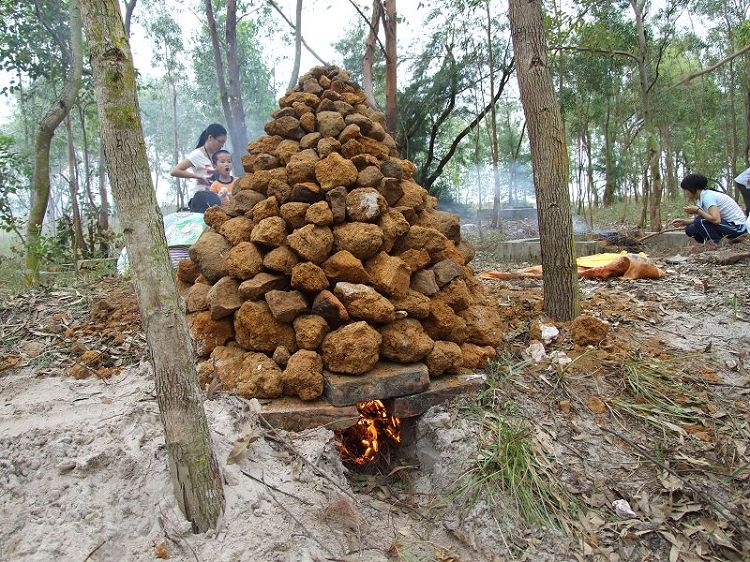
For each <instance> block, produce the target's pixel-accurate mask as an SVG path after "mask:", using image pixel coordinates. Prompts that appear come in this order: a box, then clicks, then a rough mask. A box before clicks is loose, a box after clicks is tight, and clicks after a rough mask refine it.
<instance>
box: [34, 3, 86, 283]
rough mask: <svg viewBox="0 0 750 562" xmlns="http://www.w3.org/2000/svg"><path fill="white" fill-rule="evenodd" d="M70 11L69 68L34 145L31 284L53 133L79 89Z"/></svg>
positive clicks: (76, 27)
mask: <svg viewBox="0 0 750 562" xmlns="http://www.w3.org/2000/svg"><path fill="white" fill-rule="evenodd" d="M69 9H70V52H71V68H70V69H69V72H68V73H66V78H65V83H64V85H63V91H62V94H61V95H60V97H59V98H58V99H56V100H55V101H54V102H53V104H52V105H51V106H50V108H49V110H48V111H47V113H46V114H45V115H44V117H42V119H41V121H40V122H39V128H38V129H37V133H36V142H35V144H34V172H33V174H32V179H31V187H32V193H31V197H32V201H31V209H30V210H29V219H28V223H27V224H26V269H27V272H26V279H27V282H30V283H34V282H36V281H37V280H38V279H39V259H40V255H39V237H40V235H41V232H42V224H43V223H44V215H45V214H46V212H47V204H48V203H49V190H50V177H49V154H50V146H51V145H52V137H53V136H54V134H55V129H57V127H58V126H59V125H60V123H62V120H63V119H65V116H66V115H68V113H69V112H70V109H71V107H72V106H73V103H74V102H75V100H76V98H77V97H78V90H79V89H80V87H81V74H82V72H83V53H82V50H81V10H80V5H79V3H78V0H71V2H70V8H69Z"/></svg>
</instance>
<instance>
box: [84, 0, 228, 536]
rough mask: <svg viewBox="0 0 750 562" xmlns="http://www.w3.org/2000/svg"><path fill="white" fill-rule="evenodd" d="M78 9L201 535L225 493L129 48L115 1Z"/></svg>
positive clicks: (169, 438)
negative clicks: (150, 161)
mask: <svg viewBox="0 0 750 562" xmlns="http://www.w3.org/2000/svg"><path fill="white" fill-rule="evenodd" d="M82 6H83V21H84V22H85V28H86V34H87V37H88V43H89V49H90V52H91V68H92V74H93V77H94V93H95V96H96V103H97V109H98V113H99V120H100V124H101V133H102V143H103V144H104V153H105V156H106V160H107V169H108V173H109V179H110V183H111V185H112V192H113V194H114V197H115V201H116V202H117V208H118V211H119V213H120V219H121V221H122V226H123V232H124V233H125V241H126V243H127V247H128V253H129V255H130V263H131V265H132V268H133V271H134V274H135V280H136V290H137V293H138V306H139V310H140V313H141V319H142V322H143V325H144V329H145V332H146V339H147V341H148V345H149V350H150V352H151V361H152V364H153V367H154V375H155V377H156V397H157V402H158V404H159V411H160V413H161V419H162V423H163V425H164V430H165V433H166V445H167V457H168V462H169V470H170V475H171V479H172V486H173V489H174V493H175V496H176V498H177V503H178V504H179V506H180V508H181V509H182V511H183V513H184V514H185V517H186V518H187V519H188V520H189V521H190V522H191V523H192V525H193V530H194V531H196V532H205V531H207V530H208V529H210V528H214V527H216V525H217V522H218V521H219V518H220V516H221V514H222V512H223V509H224V492H223V489H222V484H221V475H220V473H219V468H218V464H217V462H216V458H215V456H214V454H213V451H212V450H211V439H210V434H209V429H208V422H207V420H206V415H205V412H204V411H203V396H202V394H201V391H200V389H199V388H198V384H197V373H196V369H195V363H194V361H193V347H192V344H191V341H190V334H189V331H188V325H187V320H186V318H185V314H184V311H183V306H182V303H181V299H180V296H179V295H178V293H177V289H176V286H175V276H174V271H173V270H172V266H171V263H170V260H169V254H168V253H167V243H166V240H165V238H164V225H163V223H162V218H161V214H160V213H159V210H158V205H157V202H156V196H155V194H154V190H153V185H152V183H151V176H150V173H149V167H148V161H147V157H146V145H145V142H144V137H143V129H142V126H141V118H140V113H139V108H138V98H137V94H136V84H135V69H134V68H133V59H132V55H131V53H130V46H129V44H128V39H127V36H126V35H125V29H124V27H123V23H122V20H121V19H120V17H119V7H118V4H117V2H116V0H83V2H82Z"/></svg>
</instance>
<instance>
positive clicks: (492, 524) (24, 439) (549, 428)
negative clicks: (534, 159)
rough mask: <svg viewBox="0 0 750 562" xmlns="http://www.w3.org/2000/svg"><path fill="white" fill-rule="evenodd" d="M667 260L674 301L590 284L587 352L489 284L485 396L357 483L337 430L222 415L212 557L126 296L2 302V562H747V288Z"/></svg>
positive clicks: (410, 440)
mask: <svg viewBox="0 0 750 562" xmlns="http://www.w3.org/2000/svg"><path fill="white" fill-rule="evenodd" d="M738 246H739V245H738ZM745 249H747V248H745ZM666 257H667V256H656V258H655V259H656V263H657V265H659V266H660V267H662V268H663V269H664V270H665V271H666V273H667V275H666V277H664V278H663V279H659V280H650V281H622V280H618V279H614V280H610V281H606V282H600V281H587V280H582V281H581V283H580V287H581V296H582V302H583V312H584V313H585V314H587V315H588V316H590V317H592V318H593V319H596V320H599V321H601V322H595V321H594V320H591V321H587V322H586V323H584V324H585V326H588V327H589V328H590V329H591V328H592V327H594V326H597V327H599V328H601V326H602V322H603V323H606V325H605V329H607V328H608V329H607V331H606V336H605V337H604V339H603V340H602V341H601V342H600V343H598V344H596V345H588V346H577V345H576V344H574V342H573V337H572V333H571V332H572V327H571V325H570V324H566V323H559V322H551V321H549V320H547V319H545V318H544V317H543V315H542V304H543V303H542V290H541V283H542V282H541V281H540V280H534V279H520V280H513V281H494V280H486V281H484V282H485V283H486V285H487V287H488V289H489V290H490V293H491V295H492V296H493V297H495V298H496V299H497V303H498V307H499V310H500V311H501V313H502V315H503V318H504V322H505V331H504V334H505V335H504V338H505V346H504V347H503V348H502V349H501V350H500V351H501V355H500V358H499V360H498V361H496V362H495V363H493V364H492V365H490V366H488V368H487V372H488V375H489V378H490V386H489V387H488V390H486V391H484V392H483V393H482V394H481V395H480V396H478V397H467V398H465V399H460V400H457V401H455V402H453V403H450V404H447V405H443V406H440V407H437V408H433V409H432V410H430V411H429V412H427V413H426V414H425V415H423V416H422V417H421V418H419V419H418V420H415V421H405V422H404V425H405V436H404V445H403V446H402V447H401V448H400V449H397V450H392V451H390V452H389V453H388V454H385V455H383V456H382V457H381V459H380V460H379V462H378V463H377V465H375V466H370V467H368V468H367V469H365V470H353V469H351V468H350V467H346V466H344V465H343V464H342V463H341V460H340V457H339V454H338V450H337V448H336V445H335V442H334V436H333V432H332V431H329V430H328V429H325V428H318V429H316V430H310V431H306V432H303V433H286V432H282V431H271V430H268V429H267V428H266V427H265V426H264V425H263V423H262V421H261V420H259V418H258V416H257V414H256V413H254V412H255V409H254V405H253V403H252V401H247V400H244V399H241V398H238V397H236V396H232V395H228V394H224V393H221V392H218V393H212V396H211V399H209V400H207V401H206V402H205V406H206V412H207V415H208V419H209V424H210V427H211V430H212V438H213V442H214V447H215V450H216V453H217V455H218V458H219V460H220V464H221V465H222V471H223V475H224V481H225V493H226V499H227V508H226V512H225V516H224V518H223V521H222V522H221V524H220V525H219V528H218V529H217V530H216V531H212V532H210V533H207V534H205V535H193V534H192V533H191V532H190V529H189V525H188V524H187V522H186V521H185V520H184V518H183V517H182V516H181V514H180V513H179V510H178V509H177V508H176V505H175V502H174V499H173V496H172V489H171V486H170V483H169V478H168V474H167V469H166V452H165V445H164V439H163V432H162V428H161V421H160V418H159V414H158V409H157V405H156V400H155V394H154V393H155V391H154V386H153V380H152V374H151V372H150V366H149V365H148V363H147V361H146V357H147V350H146V346H145V342H144V339H143V335H142V333H141V332H140V325H139V321H138V314H137V303H136V301H135V298H134V296H133V291H132V288H131V287H130V285H129V284H128V283H127V282H126V281H124V280H122V279H120V278H108V279H103V280H99V281H98V282H96V283H82V284H81V286H80V287H78V288H70V287H67V288H63V287H58V288H54V287H53V288H46V289H44V290H38V291H33V292H27V293H25V294H23V295H17V296H13V297H8V298H4V299H3V303H4V304H3V305H2V306H0V342H1V344H2V348H0V448H1V449H2V450H3V452H4V454H3V455H2V458H0V515H2V518H3V520H4V522H5V523H4V525H3V526H2V529H0V560H14V561H15V560H29V561H31V560H34V561H38V560H92V561H96V560H102V561H103V560H107V561H111V560H128V561H130V560H153V559H154V558H169V559H172V560H212V561H214V560H216V561H224V560H226V561H230V560H264V561H265V560H268V561H276V560H278V561H297V560H299V561H307V560H347V561H348V560H351V561H354V560H361V561H381V560H383V561H384V560H402V561H406V560H419V561H421V560H425V561H426V560H438V561H442V562H445V561H464V562H466V561H483V560H488V561H495V560H550V561H551V560H574V559H578V560H584V559H586V560H675V561H677V560H685V561H694V560H743V559H745V557H746V553H747V552H750V494H749V493H748V492H750V483H748V480H749V479H750V469H749V468H748V467H749V466H750V464H749V458H748V457H749V453H748V446H747V444H748V442H750V413H749V406H750V404H749V402H748V396H750V375H749V374H748V368H750V357H749V356H748V353H749V350H750V313H749V312H748V311H749V310H750V309H749V308H748V291H747V280H748V272H749V270H750V266H748V261H747V260H745V261H740V262H739V263H736V264H733V265H726V266H717V265H713V264H711V263H710V259H711V258H710V255H709V253H707V254H696V255H692V256H690V257H689V258H687V261H685V262H683V263H678V264H676V265H671V264H668V263H666V261H665V260H664V258H666ZM473 265H474V267H475V269H476V270H477V271H481V270H482V269H507V268H509V267H515V266H509V265H507V264H497V263H495V262H494V261H493V258H492V256H491V253H488V252H481V251H480V252H479V253H478V255H477V257H476V259H475V261H474V262H473ZM549 325H554V326H555V327H556V328H557V330H558V332H559V334H558V335H557V336H556V338H554V339H553V340H551V341H549V342H548V343H544V342H541V341H539V342H538V343H535V338H537V339H538V338H543V337H544V336H545V335H546V336H547V339H548V340H549V339H550V336H549V334H550V333H552V332H553V330H550V329H542V328H543V327H544V326H549ZM532 344H534V346H536V350H537V354H536V356H537V357H539V358H540V361H538V362H537V361H536V360H535V359H534V358H532V353H531V348H532V347H533V346H532ZM542 351H543V354H541V355H540V353H541V352H542ZM569 360H570V362H568V361H569ZM499 427H500V428H511V429H513V428H516V429H520V432H517V433H516V434H515V435H517V439H518V440H519V441H518V442H519V443H522V444H525V445H527V448H526V449H524V451H525V453H524V454H525V455H526V456H527V458H529V459H532V460H533V463H534V466H535V470H536V473H537V474H538V475H539V478H540V482H541V483H542V484H541V486H540V487H539V488H538V490H537V491H540V492H541V493H542V494H543V495H544V496H545V497H546V502H545V503H544V504H543V505H544V506H546V507H545V508H544V509H543V513H546V514H547V515H549V517H548V519H547V520H546V521H545V522H539V521H535V520H534V518H533V517H531V516H530V515H529V512H528V511H524V508H525V506H526V503H527V502H525V501H524V499H523V497H522V494H521V492H522V491H523V489H524V488H522V486H521V484H518V485H517V486H516V487H513V486H509V485H508V482H507V480H503V479H502V478H501V477H500V476H499V475H500V474H501V472H502V471H501V469H502V468H503V466H502V461H503V460H504V459H506V457H504V456H503V454H504V451H506V452H507V448H506V449H505V450H503V449H502V447H497V445H498V444H502V443H501V441H500V440H499V439H500V437H503V436H504V437H507V435H508V434H506V433H504V432H502V431H500V430H498V428H499ZM508 443H510V441H508ZM493 455H495V456H493ZM480 467H484V469H481V468H480ZM618 500H624V501H625V502H627V508H628V509H626V508H625V507H624V504H623V503H622V502H620V501H618ZM532 503H533V502H532Z"/></svg>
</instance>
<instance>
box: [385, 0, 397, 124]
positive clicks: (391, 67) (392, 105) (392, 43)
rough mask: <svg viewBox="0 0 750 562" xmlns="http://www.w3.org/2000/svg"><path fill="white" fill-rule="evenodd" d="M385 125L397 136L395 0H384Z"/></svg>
mask: <svg viewBox="0 0 750 562" xmlns="http://www.w3.org/2000/svg"><path fill="white" fill-rule="evenodd" d="M383 29H385V125H386V128H387V129H388V132H389V133H390V134H391V135H393V138H397V134H396V133H397V128H398V107H397V105H396V92H397V91H398V82H397V66H398V60H397V52H398V50H397V48H396V0H385V19H384V20H383Z"/></svg>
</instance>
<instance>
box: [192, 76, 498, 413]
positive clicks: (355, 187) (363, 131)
mask: <svg viewBox="0 0 750 562" xmlns="http://www.w3.org/2000/svg"><path fill="white" fill-rule="evenodd" d="M311 85H317V87H315V88H314V90H315V91H312V90H311ZM384 122H385V120H384V115H383V114H382V113H381V112H379V111H376V110H374V109H372V108H371V107H369V106H368V105H366V102H365V96H364V95H363V93H362V91H361V89H360V88H359V87H358V86H357V85H355V84H354V83H352V82H351V81H350V80H349V76H348V74H347V73H346V72H345V71H342V70H340V69H339V68H336V67H315V68H313V69H312V70H310V72H308V73H307V74H305V75H304V76H302V77H301V78H300V81H299V83H298V85H297V86H296V87H295V88H294V89H293V90H292V91H290V92H288V93H287V94H286V95H285V96H284V97H282V98H281V99H280V100H279V109H278V110H277V111H275V112H274V113H273V114H272V118H271V120H270V121H269V122H268V123H266V126H265V131H266V133H267V134H266V136H263V137H260V138H258V139H256V140H254V141H252V142H250V143H249V144H248V146H247V150H248V152H247V154H245V155H243V156H242V157H241V160H242V165H243V167H244V169H245V172H246V174H245V176H243V177H242V178H240V179H239V181H237V182H236V184H235V188H234V197H233V200H232V201H230V202H229V203H227V204H225V205H224V206H223V207H222V208H221V209H211V210H209V211H207V213H206V217H207V219H209V218H210V219H211V220H210V222H209V221H208V220H207V222H208V224H209V226H210V228H209V229H208V230H207V231H206V232H205V233H204V234H203V235H202V236H201V239H200V240H199V241H198V242H197V243H196V244H195V245H194V246H193V247H192V248H191V251H190V257H191V261H189V262H185V263H182V264H180V279H181V280H182V281H183V282H185V283H195V282H201V283H206V284H209V285H212V287H210V288H209V290H208V291H207V290H206V289H205V288H203V287H200V288H198V289H195V288H193V289H189V288H188V289H186V290H185V291H184V294H185V295H187V300H188V309H189V310H190V311H191V312H192V313H193V316H192V322H191V326H192V331H193V334H194V336H195V337H196V340H197V343H198V346H197V347H198V352H199V354H200V355H202V356H203V357H207V356H209V355H210V357H211V358H212V360H214V361H219V362H220V363H221V364H222V365H223V368H222V369H221V373H219V378H220V379H221V380H222V382H224V383H225V387H227V388H229V389H231V390H234V391H236V392H239V393H242V394H243V395H245V396H251V395H253V393H257V394H256V395H255V396H256V397H258V398H261V397H272V396H275V395H278V394H281V392H282V391H283V393H284V394H288V395H293V396H299V397H300V398H302V399H303V400H311V399H314V398H316V397H317V396H319V395H320V394H321V393H322V391H323V386H324V385H323V384H322V378H321V377H322V373H323V370H326V371H331V372H335V373H340V374H345V375H357V376H361V375H364V374H366V373H367V372H368V371H370V370H371V369H372V368H373V367H374V366H375V365H376V364H377V362H378V361H381V360H385V361H395V362H400V363H414V362H420V361H424V362H426V363H427V364H428V367H429V370H430V374H432V375H435V376H438V375H445V374H449V373H454V372H457V371H458V370H459V369H460V368H461V366H462V365H466V366H470V367H477V366H479V365H481V364H482V363H483V362H484V360H486V359H487V358H489V357H492V356H493V355H494V347H493V346H497V345H499V343H500V342H501V341H502V334H501V318H500V316H499V315H498V314H497V312H496V311H495V310H494V309H493V308H492V307H491V306H488V305H487V303H488V302H491V300H489V299H488V298H487V297H486V295H485V294H484V289H483V286H482V284H481V283H479V282H478V281H477V279H476V277H475V274H474V271H473V270H472V269H471V268H470V267H468V263H469V261H470V260H471V258H472V257H473V254H474V251H473V248H472V247H471V245H470V244H469V243H468V242H466V241H465V240H462V239H461V231H460V224H459V219H458V217H457V216H456V215H453V214H451V213H447V212H444V211H439V210H438V209H437V208H436V207H437V199H436V198H435V197H432V196H430V195H429V193H428V192H427V190H425V189H424V188H423V187H421V186H420V185H418V184H417V183H416V182H415V181H414V173H415V172H416V166H415V165H414V164H412V163H411V162H409V161H408V160H403V159H401V158H400V156H399V154H398V151H397V150H396V142H395V140H394V139H393V137H392V136H391V135H390V134H388V132H386V130H385V129H384V128H383V123H384ZM217 285H218V287H217ZM214 287H215V288H214ZM212 326H215V327H216V328H217V329H218V330H219V331H220V333H219V334H216V336H215V337H211V334H210V333H208V331H209V330H210V329H211V327H212ZM279 346H281V347H283V348H284V350H285V353H279V351H278V348H279ZM228 349H231V351H228ZM298 349H299V350H300V351H297V350H298ZM290 354H291V356H290ZM230 356H231V360H228V357H230ZM282 357H283V360H282ZM274 358H276V359H277V362H276V365H277V367H278V369H274V368H273V364H274V360H273V359H274ZM287 361H288V364H284V365H282V364H281V363H285V362H287ZM253 365H255V366H253ZM318 365H320V368H319V367H318ZM232 370H234V371H236V372H231V371H232ZM256 372H257V373H260V374H261V375H259V376H258V377H256V376H254V375H253V376H251V374H253V373H256ZM319 372H320V374H319ZM277 375H278V376H277Z"/></svg>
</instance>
